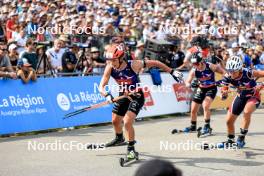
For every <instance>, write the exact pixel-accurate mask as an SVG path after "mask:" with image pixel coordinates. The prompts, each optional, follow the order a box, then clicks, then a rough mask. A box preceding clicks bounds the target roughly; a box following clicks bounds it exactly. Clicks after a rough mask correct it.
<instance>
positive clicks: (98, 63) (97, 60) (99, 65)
mask: <svg viewBox="0 0 264 176" xmlns="http://www.w3.org/2000/svg"><path fill="white" fill-rule="evenodd" d="M91 54H92V64H93V73H95V74H102V73H103V72H104V67H105V65H106V63H105V60H104V59H102V58H101V57H100V52H99V49H98V48H96V47H92V48H91Z"/></svg>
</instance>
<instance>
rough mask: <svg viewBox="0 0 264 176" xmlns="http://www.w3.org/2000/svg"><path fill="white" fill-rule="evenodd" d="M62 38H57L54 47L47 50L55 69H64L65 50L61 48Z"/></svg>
mask: <svg viewBox="0 0 264 176" xmlns="http://www.w3.org/2000/svg"><path fill="white" fill-rule="evenodd" d="M61 44H62V42H61V40H60V39H56V40H55V41H54V45H53V47H52V48H49V49H48V50H47V51H46V55H47V57H48V60H49V62H50V63H51V67H52V69H54V70H55V71H58V72H60V71H62V55H63V54H64V52H65V51H64V50H62V49H61Z"/></svg>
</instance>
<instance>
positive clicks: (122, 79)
mask: <svg viewBox="0 0 264 176" xmlns="http://www.w3.org/2000/svg"><path fill="white" fill-rule="evenodd" d="M124 57H125V50H124V46H123V45H122V44H111V45H110V46H109V48H108V49H107V50H106V52H105V58H106V59H107V62H108V63H107V66H106V68H105V72H104V74H103V77H102V80H101V83H100V86H99V91H100V93H101V94H102V95H103V96H105V97H106V99H107V100H108V101H112V100H113V96H112V95H111V93H110V92H106V90H105V87H106V85H107V84H108V81H109V79H110V76H111V77H113V78H114V79H115V81H116V82H117V83H118V84H119V85H121V90H120V96H121V95H124V94H125V93H126V94H127V93H128V94H129V93H131V92H132V93H136V94H134V95H133V94H132V95H130V94H129V96H128V97H127V98H123V99H120V100H118V101H116V102H114V107H113V111H112V124H113V126H114V130H115V134H116V137H115V138H114V139H113V140H112V141H110V142H109V143H106V147H109V146H115V145H120V143H124V141H125V139H124V137H123V130H122V121H123V124H124V127H125V132H126V136H127V140H128V147H127V150H128V154H127V158H129V159H133V158H135V154H136V153H135V148H134V144H135V131H134V128H133V122H134V120H135V118H136V116H137V115H138V113H139V111H140V109H141V108H142V106H143V105H144V94H143V91H142V89H140V87H138V83H139V78H138V74H139V72H140V71H141V70H142V69H143V68H144V67H148V68H150V67H158V68H160V69H162V70H164V71H166V72H168V73H170V74H171V75H172V76H173V78H174V79H175V80H176V81H179V80H181V79H182V77H183V75H182V73H180V72H178V71H176V70H173V69H171V68H170V67H168V66H166V65H165V64H163V63H161V62H159V61H156V60H146V61H144V60H139V59H134V60H131V61H125V60H124Z"/></svg>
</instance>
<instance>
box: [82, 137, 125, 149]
mask: <svg viewBox="0 0 264 176" xmlns="http://www.w3.org/2000/svg"><path fill="white" fill-rule="evenodd" d="M123 145H127V142H126V141H125V139H124V138H123V137H122V138H118V137H116V138H114V139H113V140H112V141H110V142H108V143H102V144H90V145H88V146H87V149H90V150H92V149H94V150H96V149H103V148H108V147H117V146H123Z"/></svg>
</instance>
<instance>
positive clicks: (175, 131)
mask: <svg viewBox="0 0 264 176" xmlns="http://www.w3.org/2000/svg"><path fill="white" fill-rule="evenodd" d="M176 133H183V131H182V130H178V129H173V130H172V131H171V134H176Z"/></svg>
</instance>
